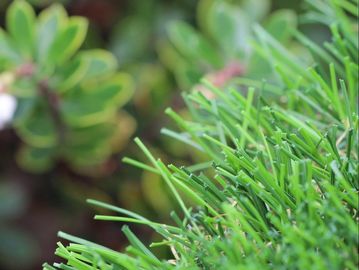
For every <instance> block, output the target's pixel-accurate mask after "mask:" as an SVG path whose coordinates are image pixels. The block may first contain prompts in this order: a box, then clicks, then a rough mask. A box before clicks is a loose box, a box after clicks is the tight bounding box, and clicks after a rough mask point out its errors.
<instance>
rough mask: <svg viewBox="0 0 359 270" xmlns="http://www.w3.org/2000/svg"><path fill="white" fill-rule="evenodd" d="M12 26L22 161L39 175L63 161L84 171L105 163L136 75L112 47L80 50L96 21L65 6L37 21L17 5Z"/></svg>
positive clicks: (7, 66)
mask: <svg viewBox="0 0 359 270" xmlns="http://www.w3.org/2000/svg"><path fill="white" fill-rule="evenodd" d="M6 24H7V31H8V33H6V32H4V31H3V30H1V29H0V52H1V53H0V72H3V73H1V75H0V84H1V85H3V88H5V89H4V91H6V92H8V93H10V94H12V95H14V96H15V97H16V98H17V100H18V106H17V111H16V113H15V117H14V119H13V123H12V125H13V126H14V128H15V130H16V133H17V134H18V136H20V138H21V139H22V141H23V142H24V146H23V147H22V149H20V151H19V153H18V162H19V164H20V165H22V166H23V167H24V168H25V169H27V170H30V171H32V172H43V171H46V170H49V169H50V168H51V167H52V166H53V165H54V163H55V162H56V161H58V160H61V161H66V162H68V163H69V164H70V165H71V166H72V167H73V168H74V169H75V170H78V171H84V168H88V167H93V166H98V165H101V163H102V162H104V161H105V160H106V159H107V158H108V156H109V155H111V154H112V152H114V151H116V150H117V142H118V141H119V140H120V137H121V136H122V133H121V132H122V131H121V128H122V127H121V113H119V111H118V109H119V107H120V106H122V105H123V104H124V103H126V102H127V101H128V99H129V97H130V96H131V94H132V92H133V89H132V88H133V86H132V80H131V78H130V77H129V76H128V75H127V74H125V73H118V72H117V60H116V59H115V57H114V56H113V55H112V54H111V53H109V52H107V51H105V50H86V51H79V52H78V49H79V48H80V46H81V45H82V43H83V41H84V39H85V36H86V32H87V25H88V22H87V20H86V19H84V18H82V17H75V16H74V17H68V16H67V14H66V11H65V10H64V8H63V7H62V6H60V5H53V6H52V7H50V8H48V9H45V10H44V11H42V12H41V14H40V15H39V17H38V18H36V17H35V12H34V10H33V8H32V7H31V6H30V5H29V4H28V3H27V2H26V1H14V3H13V4H12V5H11V6H10V7H9V9H8V12H7V16H6ZM122 115H123V113H122ZM122 117H123V116H122ZM127 136H128V135H127ZM89 157H91V158H89Z"/></svg>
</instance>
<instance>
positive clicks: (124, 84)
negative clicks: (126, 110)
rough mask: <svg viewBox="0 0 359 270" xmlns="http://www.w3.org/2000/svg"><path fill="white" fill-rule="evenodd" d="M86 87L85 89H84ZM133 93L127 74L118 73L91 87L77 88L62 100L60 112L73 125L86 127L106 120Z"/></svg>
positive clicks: (112, 115)
mask: <svg viewBox="0 0 359 270" xmlns="http://www.w3.org/2000/svg"><path fill="white" fill-rule="evenodd" d="M85 89H86V90H85ZM132 93H133V82H132V79H131V77H130V76H129V75H128V74H124V73H118V74H116V75H115V76H113V78H112V79H109V80H107V81H105V82H103V83H101V84H100V85H94V86H93V87H92V89H88V87H86V88H78V89H76V91H73V93H72V95H71V96H69V97H68V99H67V100H65V101H64V102H63V106H62V107H61V110H62V114H63V116H64V119H65V121H66V123H67V124H69V125H71V126H73V127H88V126H91V125H96V124H99V123H103V122H104V121H108V120H109V119H111V118H113V117H114V115H115V114H116V111H117V109H118V108H119V107H120V106H122V105H123V104H125V103H126V102H127V101H128V100H129V98H130V97H131V95H132Z"/></svg>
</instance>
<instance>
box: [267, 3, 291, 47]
mask: <svg viewBox="0 0 359 270" xmlns="http://www.w3.org/2000/svg"><path fill="white" fill-rule="evenodd" d="M296 27H297V16H296V14H295V13H294V11H292V10H289V9H283V10H278V11H276V12H274V13H273V14H272V15H271V16H270V17H269V19H268V20H267V22H266V23H265V29H266V30H267V31H268V33H270V34H271V35H272V36H273V37H275V38H276V39H277V40H278V41H280V42H281V43H284V44H285V43H286V42H288V40H289V38H290V37H291V34H292V32H293V30H294V29H296Z"/></svg>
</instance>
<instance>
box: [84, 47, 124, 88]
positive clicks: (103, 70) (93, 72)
mask: <svg viewBox="0 0 359 270" xmlns="http://www.w3.org/2000/svg"><path fill="white" fill-rule="evenodd" d="M79 58H80V60H81V61H86V62H87V63H88V65H87V70H86V74H85V76H84V78H83V80H89V81H97V80H100V79H102V78H104V77H108V76H110V75H113V74H114V73H115V71H116V69H117V60H116V58H115V57H114V55H113V54H111V53H110V52H107V51H105V50H100V49H97V50H89V51H83V52H81V53H79Z"/></svg>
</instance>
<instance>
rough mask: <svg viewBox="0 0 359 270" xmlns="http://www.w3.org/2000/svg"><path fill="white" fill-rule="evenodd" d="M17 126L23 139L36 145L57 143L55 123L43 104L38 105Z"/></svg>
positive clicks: (44, 145)
mask: <svg viewBox="0 0 359 270" xmlns="http://www.w3.org/2000/svg"><path fill="white" fill-rule="evenodd" d="M16 128H17V133H18V134H19V136H20V137H21V139H22V140H23V141H24V142H26V143H27V144H29V145H32V146H34V147H41V148H43V147H52V146H54V145H56V143H57V134H56V127H55V124H54V122H53V119H52V118H51V116H50V113H49V112H48V111H47V110H46V109H45V108H44V107H43V106H38V107H37V108H36V110H34V111H33V112H32V114H31V115H30V116H29V117H28V118H27V119H26V120H25V121H21V122H18V123H17V124H16Z"/></svg>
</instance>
